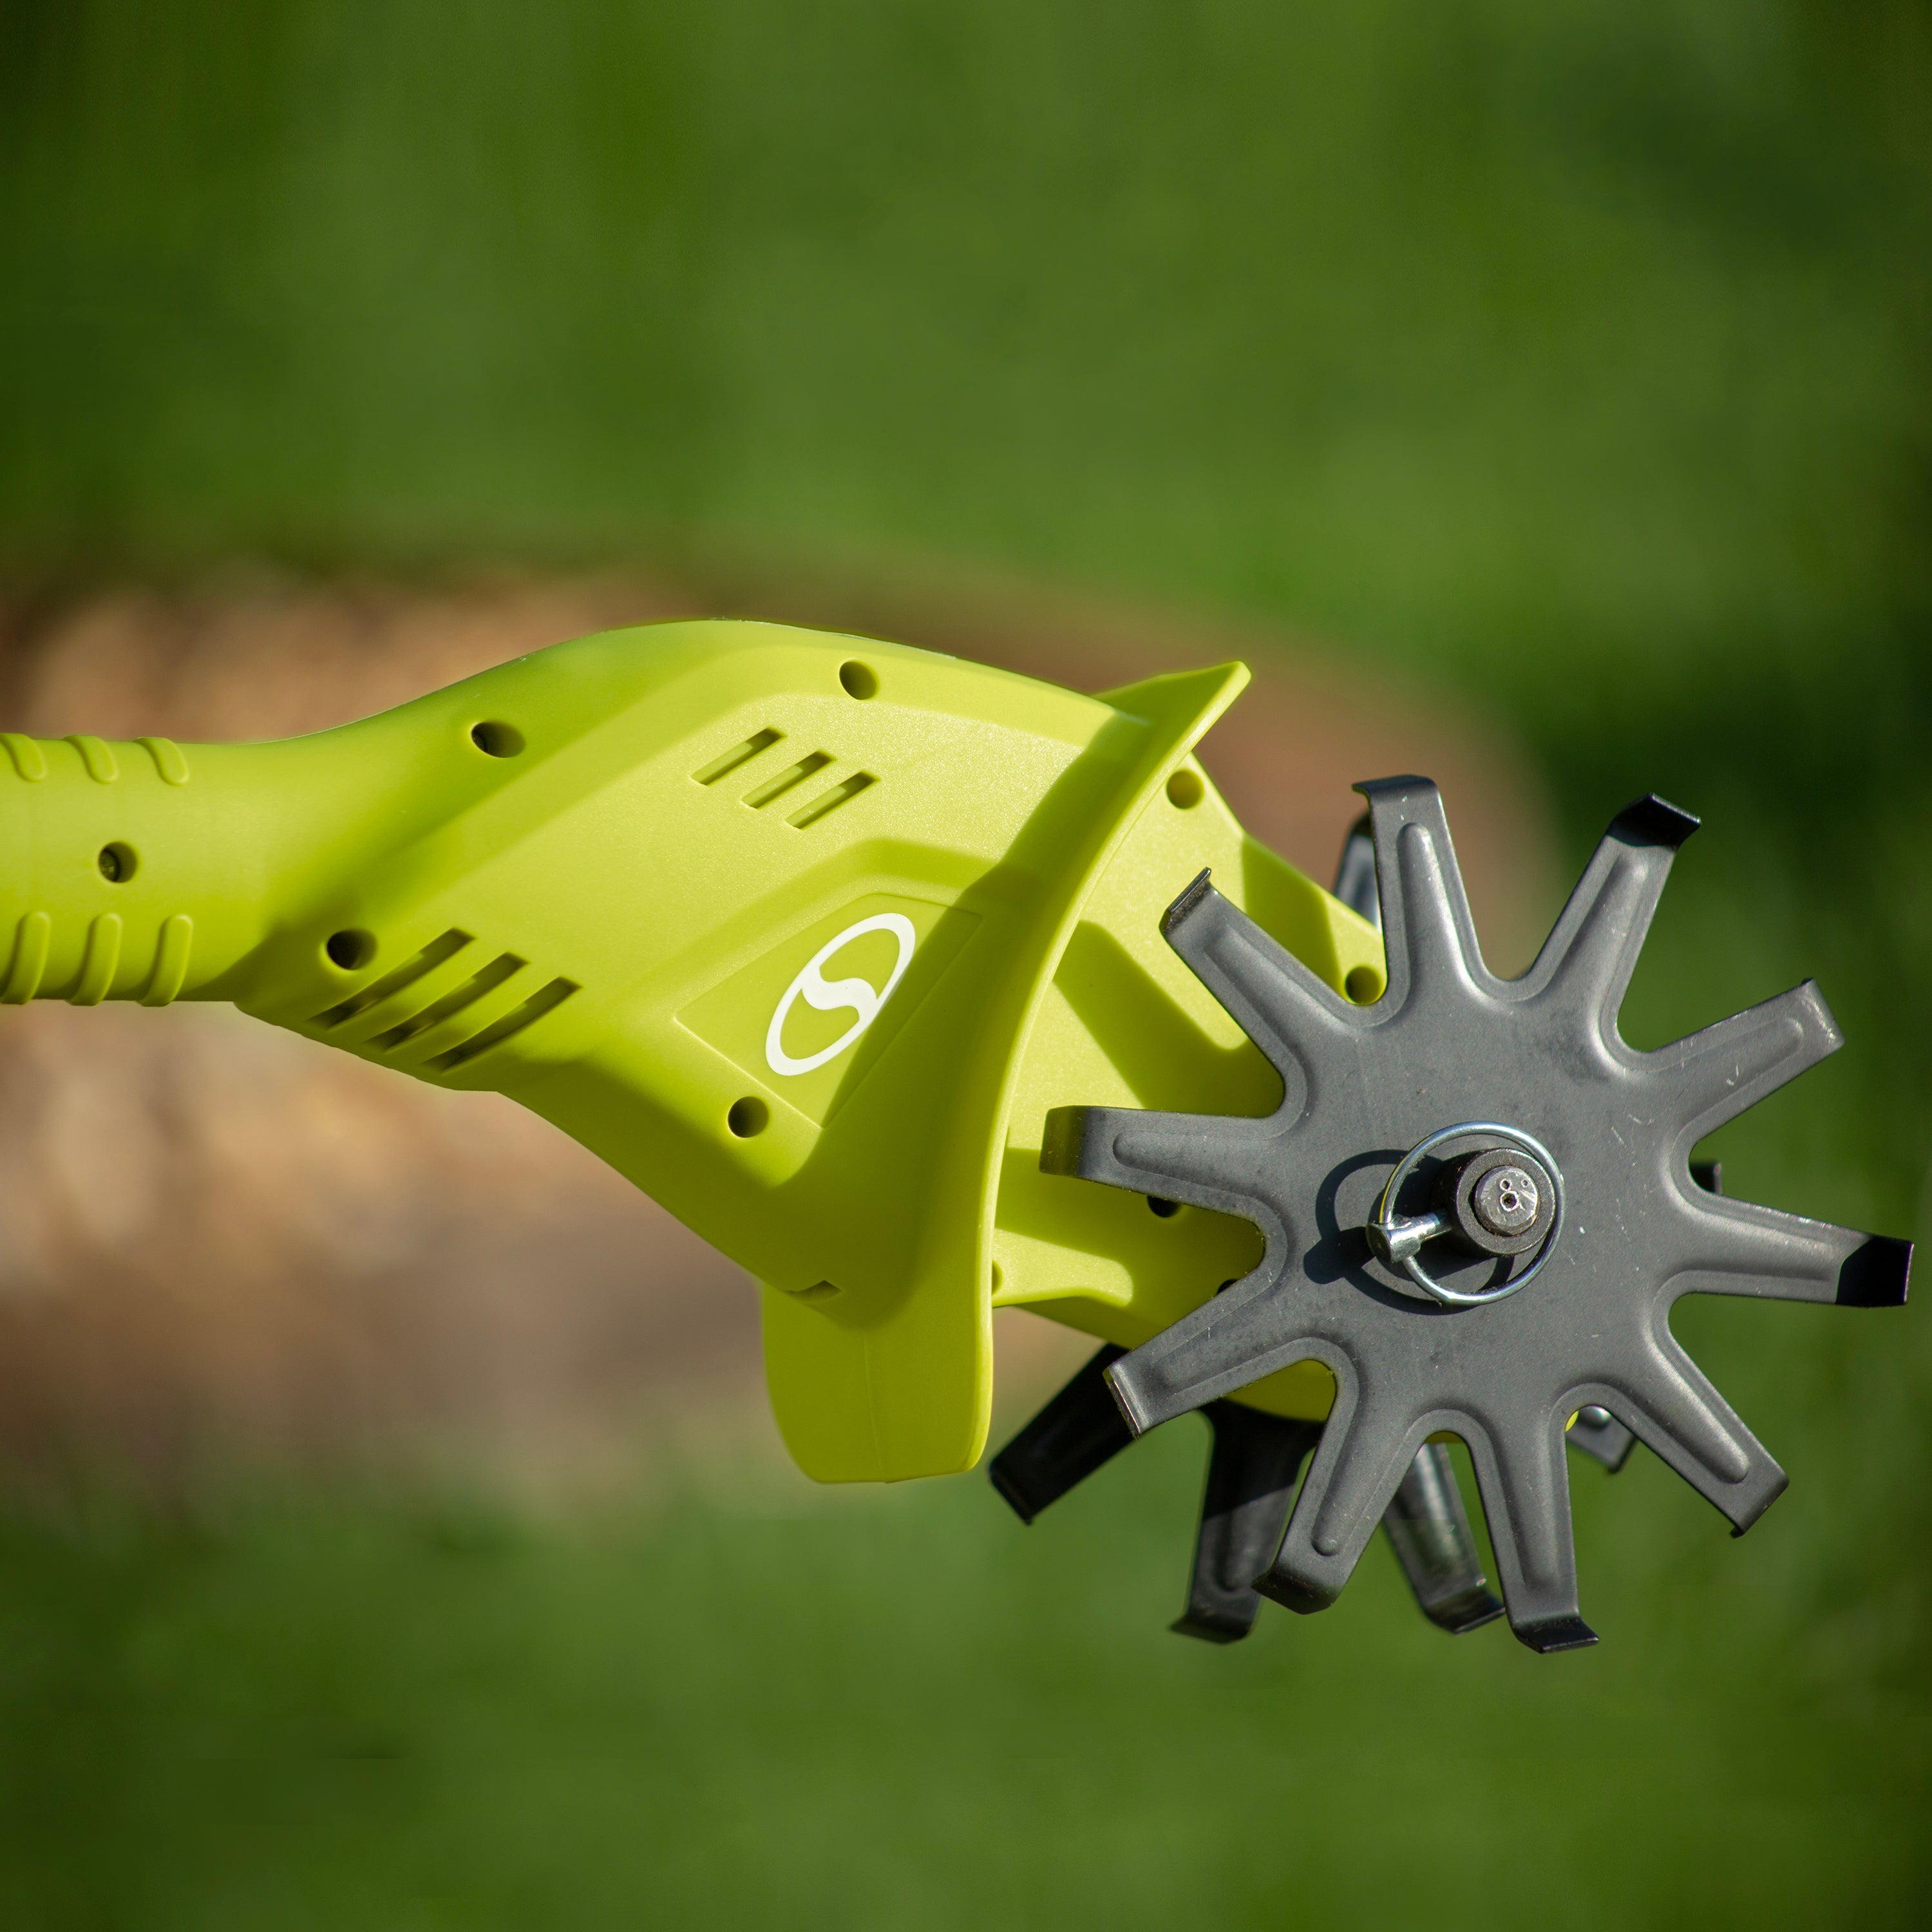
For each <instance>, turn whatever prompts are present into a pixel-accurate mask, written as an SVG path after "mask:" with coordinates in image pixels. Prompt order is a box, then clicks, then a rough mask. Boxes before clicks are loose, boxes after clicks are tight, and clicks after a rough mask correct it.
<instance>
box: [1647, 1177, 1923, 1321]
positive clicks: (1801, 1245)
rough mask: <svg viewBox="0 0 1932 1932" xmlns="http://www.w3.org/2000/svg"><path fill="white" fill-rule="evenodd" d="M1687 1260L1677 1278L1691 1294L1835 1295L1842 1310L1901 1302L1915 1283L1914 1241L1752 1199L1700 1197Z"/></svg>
mask: <svg viewBox="0 0 1932 1932" xmlns="http://www.w3.org/2000/svg"><path fill="white" fill-rule="evenodd" d="M1692 1223H1693V1229H1692V1232H1691V1234H1690V1235H1689V1236H1688V1239H1687V1240H1686V1242H1685V1259H1684V1261H1683V1262H1682V1265H1681V1266H1680V1267H1679V1271H1678V1274H1677V1275H1676V1278H1675V1279H1674V1280H1673V1282H1672V1283H1671V1290H1672V1298H1673V1300H1674V1299H1675V1298H1676V1296H1677V1295H1685V1294H1693V1293H1695V1294H1700V1295H1754V1296H1756V1297H1757V1298H1760V1300H1763V1301H1831V1302H1835V1303H1836V1304H1838V1306H1839V1307H1841V1308H1902V1307H1903V1306H1904V1305H1905V1299H1906V1295H1907V1293H1908V1292H1909V1289H1910V1288H1911V1285H1912V1244H1911V1243H1910V1242H1909V1241H1900V1240H1899V1239H1897V1238H1896V1237H1895V1236H1893V1235H1867V1234H1865V1233H1864V1232H1861V1230H1860V1229H1856V1228H1841V1227H1838V1226H1834V1224H1833V1223H1831V1222H1829V1221H1811V1220H1806V1219H1805V1217H1804V1216H1803V1215H1802V1214H1784V1213H1783V1212H1781V1211H1780V1210H1779V1209H1778V1208H1760V1207H1759V1206H1758V1205H1757V1204H1756V1203H1755V1202H1749V1201H1731V1200H1719V1199H1716V1198H1715V1197H1713V1198H1712V1199H1708V1200H1705V1201H1700V1202H1699V1203H1698V1204H1697V1207H1696V1208H1695V1210H1694V1214H1693V1216H1692Z"/></svg>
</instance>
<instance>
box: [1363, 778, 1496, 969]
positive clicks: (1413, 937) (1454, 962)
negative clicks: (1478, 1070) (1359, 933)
mask: <svg viewBox="0 0 1932 1932" xmlns="http://www.w3.org/2000/svg"><path fill="white" fill-rule="evenodd" d="M1355 789H1356V790H1358V792H1360V793H1361V795H1362V796H1363V797H1364V798H1365V799H1367V800H1368V803H1369V823H1370V832H1371V834H1372V835H1373V838H1374V840H1375V846H1376V887H1377V890H1378V892H1379V894H1380V896H1381V901H1382V944H1383V945H1384V947H1385V949H1386V950H1387V952H1388V991H1387V992H1385V994H1384V995H1383V996H1382V1004H1384V1005H1385V1006H1386V1007H1391V1008H1393V1007H1403V1006H1407V1005H1409V1004H1411V1003H1412V1002H1418V1001H1427V1002H1430V1003H1431V1004H1434V1003H1436V1002H1437V1001H1445V1000H1446V1001H1454V1000H1455V999H1456V998H1457V995H1458V993H1459V992H1460V991H1461V990H1463V989H1466V988H1467V987H1468V986H1469V985H1470V984H1472V983H1476V984H1488V985H1493V984H1494V983H1495V982H1494V980H1493V977H1492V976H1491V975H1490V972H1489V971H1488V969H1487V968H1486V967H1485V966H1484V964H1483V953H1482V948H1481V945H1480V944H1478V941H1477V938H1476V926H1475V920H1474V919H1472V917H1471V916H1470V913H1469V895H1468V894H1467V893H1466V892H1465V891H1464V890H1463V872H1462V868H1461V867H1460V865H1458V864H1457V860H1456V847H1455V843H1454V841H1453V840H1452V839H1451V838H1450V836H1449V820H1448V817H1447V816H1446V814H1445V813H1444V811H1443V809H1442V793H1440V792H1439V790H1437V789H1436V786H1435V784H1434V783H1433V781H1431V780H1430V779H1428V778H1371V779H1370V780H1369V781H1367V783H1366V784H1358V786H1356V787H1355Z"/></svg>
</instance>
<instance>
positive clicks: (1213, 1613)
mask: <svg viewBox="0 0 1932 1932" xmlns="http://www.w3.org/2000/svg"><path fill="white" fill-rule="evenodd" d="M1260 1607H1261V1598H1259V1596H1256V1595H1253V1594H1252V1593H1251V1594H1250V1597H1249V1599H1248V1602H1247V1607H1246V1608H1245V1610H1241V1609H1236V1608H1233V1607H1228V1606H1225V1605H1224V1606H1222V1607H1219V1608H1217V1609H1214V1610H1193V1609H1190V1610H1187V1612H1186V1613H1184V1614H1183V1615H1182V1616H1178V1617H1176V1618H1175V1620H1174V1622H1172V1623H1171V1624H1169V1625H1168V1628H1169V1630H1171V1631H1172V1632H1173V1633H1174V1634H1175V1636H1176V1637H1199V1639H1200V1640H1201V1641H1202V1643H1240V1642H1241V1640H1242V1638H1244V1637H1246V1636H1247V1634H1248V1633H1249V1631H1251V1630H1253V1628H1254V1627H1255V1613H1256V1611H1257V1610H1259V1609H1260Z"/></svg>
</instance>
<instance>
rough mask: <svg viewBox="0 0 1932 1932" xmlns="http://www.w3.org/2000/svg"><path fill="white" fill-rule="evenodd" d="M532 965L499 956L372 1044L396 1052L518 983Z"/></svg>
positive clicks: (504, 954)
mask: <svg viewBox="0 0 1932 1932" xmlns="http://www.w3.org/2000/svg"><path fill="white" fill-rule="evenodd" d="M529 963H530V962H529V961H528V960H527V959H518V958H517V956H516V955H515V954H514V953H498V954H497V956H496V958H495V959H493V960H491V961H490V963H489V965H487V966H486V967H484V969H483V970H482V971H481V972H480V973H474V974H471V975H470V977H469V978H468V979H466V980H464V981H463V984H462V985H461V986H458V987H455V988H453V989H452V990H451V991H450V992H447V993H446V994H444V995H443V998H441V999H440V1000H432V1001H431V1002H430V1004H428V1006H426V1007H424V1009H423V1010H422V1012H421V1013H418V1014H417V1015H416V1017H415V1018H414V1019H407V1020H405V1021H404V1022H403V1023H402V1025H401V1026H392V1028H390V1029H389V1031H388V1032H387V1033H379V1034H377V1036H376V1037H375V1039H374V1041H373V1042H372V1043H371V1044H372V1045H374V1046H379V1047H380V1048H381V1049H382V1050H383V1052H385V1053H393V1052H395V1050H396V1049H397V1048H398V1047H399V1046H407V1044H408V1043H409V1042H410V1041H411V1040H414V1039H415V1038H416V1036H417V1035H418V1034H425V1033H428V1031H429V1030H430V1028H431V1027H433V1026H440V1025H442V1024H443V1022H444V1021H445V1020H446V1019H449V1016H450V1015H451V1014H452V1013H460V1012H462V1010H463V1008H464V1007H466V1006H470V1005H472V1004H474V1003H475V1001H478V1000H480V999H481V998H482V997H483V995H484V994H485V993H489V992H494V991H495V990H496V988H497V987H499V986H501V985H502V983H503V982H504V981H505V980H514V978H515V977H516V976H517V974H519V973H520V972H521V971H523V968H525V967H526V966H527V965H529Z"/></svg>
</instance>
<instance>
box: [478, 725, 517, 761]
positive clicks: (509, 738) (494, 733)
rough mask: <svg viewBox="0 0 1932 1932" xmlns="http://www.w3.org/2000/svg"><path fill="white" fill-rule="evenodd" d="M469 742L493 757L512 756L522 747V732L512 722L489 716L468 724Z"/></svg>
mask: <svg viewBox="0 0 1932 1932" xmlns="http://www.w3.org/2000/svg"><path fill="white" fill-rule="evenodd" d="M469 742H471V743H472V745H475V747H476V748H477V749H478V751H487V753H488V754H490V757H493V758H514V757H515V756H516V755H517V753H518V752H519V751H521V750H522V749H523V733H522V732H520V731H519V730H517V727H515V726H514V724H504V723H503V722H502V721H501V720H500V719H498V718H491V719H488V720H486V721H484V723H482V724H472V725H471V726H470V727H469Z"/></svg>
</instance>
